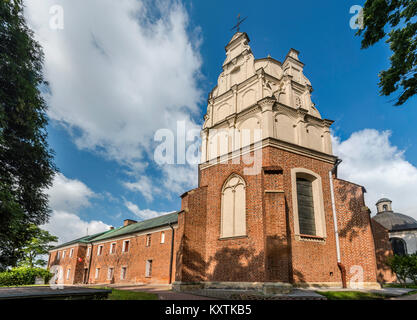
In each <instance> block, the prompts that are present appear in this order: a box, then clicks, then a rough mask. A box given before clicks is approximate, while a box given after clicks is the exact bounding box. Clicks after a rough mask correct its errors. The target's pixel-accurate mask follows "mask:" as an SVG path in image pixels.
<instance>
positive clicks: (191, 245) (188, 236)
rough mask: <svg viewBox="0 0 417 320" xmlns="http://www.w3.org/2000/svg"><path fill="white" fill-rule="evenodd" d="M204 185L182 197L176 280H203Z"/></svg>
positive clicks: (205, 220) (205, 208) (205, 200)
mask: <svg viewBox="0 0 417 320" xmlns="http://www.w3.org/2000/svg"><path fill="white" fill-rule="evenodd" d="M206 205H207V188H206V187H200V188H197V189H194V190H191V191H189V192H187V193H186V194H185V195H183V197H182V204H181V209H182V210H183V212H182V213H180V215H179V218H178V219H179V220H178V222H179V223H178V224H179V231H178V237H177V244H176V248H177V250H178V248H179V251H177V259H176V260H177V261H178V262H177V263H178V268H177V273H176V280H179V279H181V281H185V282H194V281H204V280H206V267H207V265H206V261H205V250H206V243H205V237H206V225H207V212H208V211H207V206H206Z"/></svg>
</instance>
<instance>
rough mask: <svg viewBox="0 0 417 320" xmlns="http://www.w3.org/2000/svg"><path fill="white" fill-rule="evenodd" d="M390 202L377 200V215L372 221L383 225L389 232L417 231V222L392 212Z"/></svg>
mask: <svg viewBox="0 0 417 320" xmlns="http://www.w3.org/2000/svg"><path fill="white" fill-rule="evenodd" d="M391 202H392V201H391V200H389V199H387V198H382V199H379V200H378V202H377V203H376V206H377V209H378V213H377V214H376V216H375V217H373V218H372V219H373V220H375V221H376V222H378V223H379V224H381V225H383V226H384V227H385V228H386V229H388V230H389V231H399V230H410V229H417V220H415V219H414V218H412V217H410V216H407V215H405V214H402V213H398V212H394V211H393V210H392V208H391Z"/></svg>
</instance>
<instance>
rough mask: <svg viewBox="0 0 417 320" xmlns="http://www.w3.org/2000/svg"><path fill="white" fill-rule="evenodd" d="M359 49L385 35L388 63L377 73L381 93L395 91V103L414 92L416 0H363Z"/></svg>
mask: <svg viewBox="0 0 417 320" xmlns="http://www.w3.org/2000/svg"><path fill="white" fill-rule="evenodd" d="M363 23H364V29H362V30H359V31H358V33H357V34H358V35H362V36H363V38H362V48H363V49H364V48H368V47H369V46H372V45H374V44H375V43H376V42H378V41H380V40H382V39H383V38H385V37H386V36H387V39H386V43H388V44H389V46H390V49H391V50H392V52H393V54H392V56H391V57H390V62H391V66H390V68H389V69H388V70H385V71H382V72H381V73H380V74H379V79H380V81H379V87H380V88H381V94H382V95H385V96H388V95H390V94H392V93H394V92H397V94H398V97H396V98H395V100H396V102H395V105H397V106H398V105H402V104H404V103H405V102H406V101H407V100H408V99H409V98H410V97H412V96H413V95H415V94H416V93H417V1H416V0H367V1H366V3H365V5H364V8H363Z"/></svg>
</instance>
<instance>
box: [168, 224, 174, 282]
mask: <svg viewBox="0 0 417 320" xmlns="http://www.w3.org/2000/svg"><path fill="white" fill-rule="evenodd" d="M168 225H169V227H170V228H171V230H172V234H171V257H170V259H169V283H170V284H171V283H172V260H173V258H174V234H175V231H174V227H173V226H172V225H171V223H168Z"/></svg>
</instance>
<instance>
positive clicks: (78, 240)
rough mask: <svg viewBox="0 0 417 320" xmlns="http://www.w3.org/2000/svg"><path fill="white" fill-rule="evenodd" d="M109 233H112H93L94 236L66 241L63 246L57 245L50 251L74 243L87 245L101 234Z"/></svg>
mask: <svg viewBox="0 0 417 320" xmlns="http://www.w3.org/2000/svg"><path fill="white" fill-rule="evenodd" d="M109 231H113V230H108V231H104V232H99V233H95V234H92V235H89V236H84V237H81V238H78V239H75V240H72V241H68V242H65V243H63V244H60V245H57V246H55V247H53V248H52V250H55V249H59V248H63V247H66V246H70V245H72V244H76V243H89V242H90V241H91V239H93V238H95V237H98V236H101V235H103V234H105V233H107V232H109Z"/></svg>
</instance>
